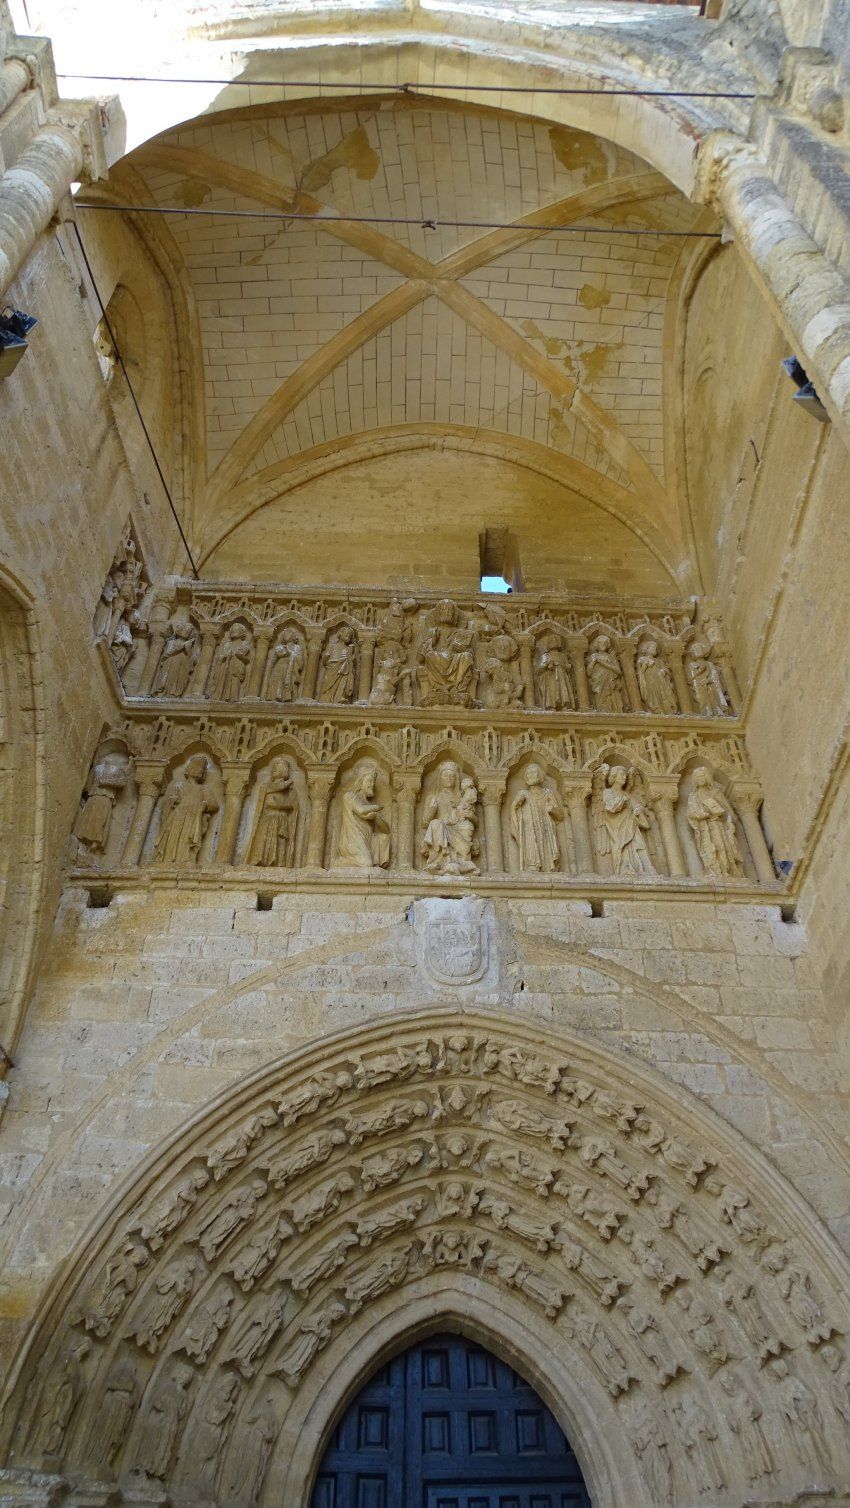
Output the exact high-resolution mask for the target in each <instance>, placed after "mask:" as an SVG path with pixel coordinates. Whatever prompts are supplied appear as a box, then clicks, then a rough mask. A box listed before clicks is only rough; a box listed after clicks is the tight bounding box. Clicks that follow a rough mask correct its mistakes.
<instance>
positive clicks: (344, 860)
mask: <svg viewBox="0 0 850 1508" xmlns="http://www.w3.org/2000/svg"><path fill="white" fill-rule="evenodd" d="M377 779H378V766H377V765H376V764H375V763H374V762H373V761H372V760H371V759H365V760H364V761H363V763H362V764H359V765H358V766H357V768H356V770H355V772H354V779H353V780H352V782H351V785H350V786H349V787H348V789H347V790H345V791H343V792H342V795H341V796H340V819H339V830H338V832H337V835H336V852H335V853H334V857H333V867H334V868H335V869H375V868H377V869H385V868H386V866H387V865H388V864H389V862H390V830H389V825H388V823H387V821H386V819H385V818H384V816H383V815H382V813H383V810H384V808H383V804H382V802H380V801H377V800H376V799H375V785H376V782H377Z"/></svg>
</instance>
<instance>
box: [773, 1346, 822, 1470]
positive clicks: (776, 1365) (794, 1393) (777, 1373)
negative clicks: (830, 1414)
mask: <svg viewBox="0 0 850 1508" xmlns="http://www.w3.org/2000/svg"><path fill="white" fill-rule="evenodd" d="M770 1370H771V1372H772V1373H773V1376H774V1379H775V1381H776V1396H777V1401H778V1403H779V1408H780V1411H781V1413H782V1415H783V1416H784V1418H785V1419H786V1420H787V1423H788V1426H789V1428H790V1430H791V1434H792V1437H793V1440H794V1446H795V1449H796V1451H797V1452H798V1454H799V1457H800V1460H801V1461H802V1462H803V1464H804V1465H805V1466H808V1467H809V1468H813V1467H814V1468H817V1467H818V1466H827V1467H831V1466H832V1451H831V1449H830V1445H829V1441H828V1440H827V1437H826V1432H825V1430H824V1426H823V1419H822V1417H821V1412H820V1409H819V1407H818V1401H817V1399H816V1397H815V1395H814V1393H813V1392H812V1390H811V1388H810V1387H809V1386H808V1385H807V1384H806V1383H805V1382H803V1380H802V1378H800V1377H796V1376H795V1375H794V1373H793V1372H792V1371H791V1369H790V1367H789V1366H788V1364H787V1362H785V1361H782V1360H778V1361H772V1362H771V1363H770Z"/></svg>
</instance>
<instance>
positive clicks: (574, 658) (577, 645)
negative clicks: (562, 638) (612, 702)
mask: <svg viewBox="0 0 850 1508" xmlns="http://www.w3.org/2000/svg"><path fill="white" fill-rule="evenodd" d="M567 646H568V648H569V651H570V660H571V662H572V667H573V681H574V682H575V688H576V701H577V703H578V710H579V712H587V711H589V709H590V691H589V689H588V685H587V661H586V659H585V655H586V654H587V639H586V638H585V636H584V634H570V635H569V636H568V638H567Z"/></svg>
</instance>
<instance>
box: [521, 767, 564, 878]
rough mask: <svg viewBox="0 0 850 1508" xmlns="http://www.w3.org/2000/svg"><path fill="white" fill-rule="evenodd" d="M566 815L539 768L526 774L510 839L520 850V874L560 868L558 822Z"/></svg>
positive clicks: (548, 872)
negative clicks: (521, 872) (556, 824)
mask: <svg viewBox="0 0 850 1508" xmlns="http://www.w3.org/2000/svg"><path fill="white" fill-rule="evenodd" d="M563 815H564V812H563V808H562V806H561V803H560V801H559V800H558V797H557V796H556V795H555V792H554V791H553V790H552V789H551V787H550V786H548V785H547V784H546V782H545V780H544V778H543V771H542V770H541V768H540V766H539V764H530V765H528V766H527V768H526V771H525V785H524V787H523V788H522V789H521V790H519V791H518V792H517V794H516V796H515V797H514V799H513V801H512V802H511V837H512V838H513V840H514V842H515V844H516V847H517V856H518V858H519V867H520V870H521V871H523V872H526V873H532V874H551V873H552V871H553V870H555V869H560V867H561V852H560V848H559V846H558V831H557V828H556V827H555V823H556V822H560V821H561V819H562V817H563Z"/></svg>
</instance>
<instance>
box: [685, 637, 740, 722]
mask: <svg viewBox="0 0 850 1508" xmlns="http://www.w3.org/2000/svg"><path fill="white" fill-rule="evenodd" d="M686 670H687V677H688V683H689V685H690V688H691V694H692V695H693V699H694V706H695V707H696V709H697V712H700V713H701V714H702V716H703V717H725V716H726V714H727V713H728V712H729V711H730V710H731V709H730V707H729V701H728V698H727V696H726V692H725V691H724V689H723V682H722V680H721V678H720V671H719V670H718V668H717V666H716V665H715V663H714V661H713V660H712V659H711V657H710V653H709V649H708V645H707V644H702V643H701V642H699V641H697V642H696V643H694V644H692V645H691V648H690V651H689V654H688V660H687V667H686Z"/></svg>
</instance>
